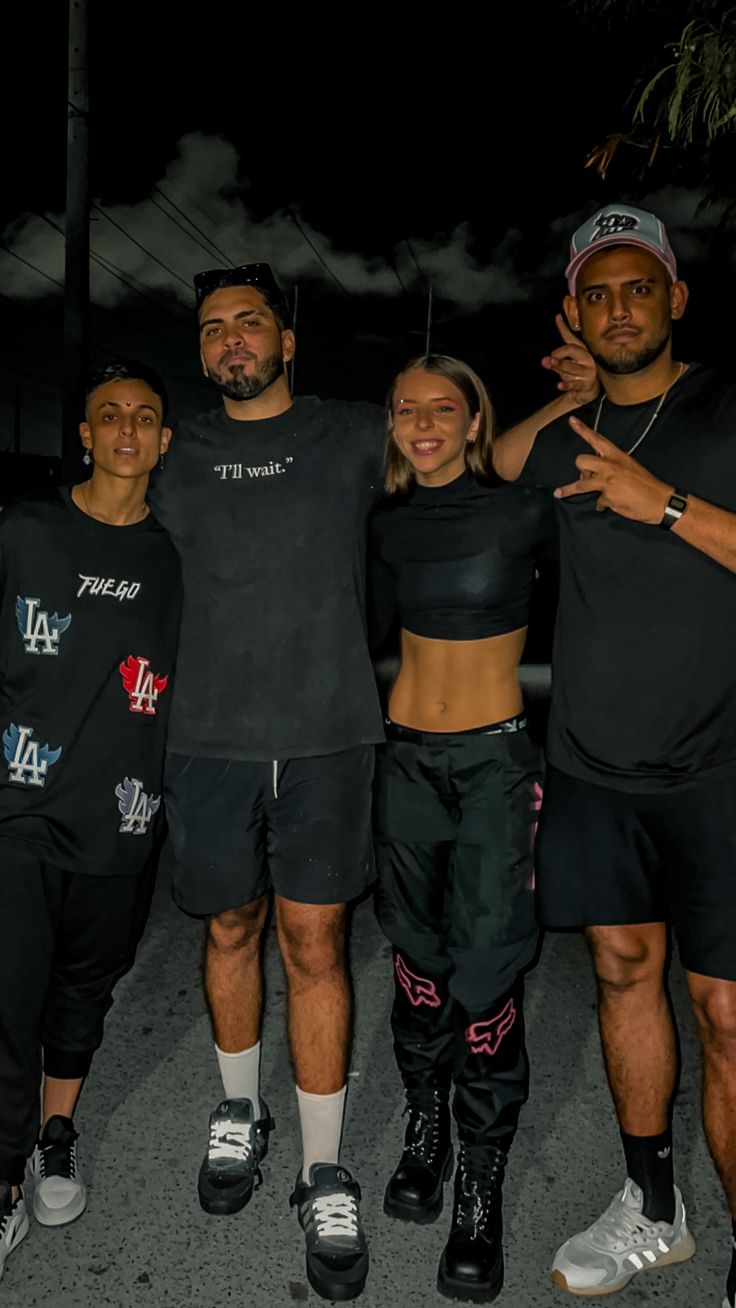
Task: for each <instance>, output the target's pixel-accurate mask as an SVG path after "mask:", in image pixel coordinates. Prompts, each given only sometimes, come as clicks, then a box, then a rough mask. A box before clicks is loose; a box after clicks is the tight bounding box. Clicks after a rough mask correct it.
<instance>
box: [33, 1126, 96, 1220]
mask: <svg viewBox="0 0 736 1308" xmlns="http://www.w3.org/2000/svg"><path fill="white" fill-rule="evenodd" d="M78 1139H79V1137H78V1135H77V1132H76V1131H75V1130H74V1123H73V1122H72V1119H71V1117H58V1116H57V1117H50V1118H49V1120H48V1122H47V1123H46V1125H45V1127H44V1128H43V1131H42V1132H41V1134H40V1136H39V1137H38V1144H37V1145H36V1148H35V1149H34V1151H33V1158H32V1159H31V1172H32V1173H33V1176H34V1177H35V1178H36V1187H35V1189H34V1191H33V1216H34V1217H35V1219H36V1221H37V1222H40V1223H41V1225H42V1226H66V1224H67V1222H74V1221H76V1219H77V1218H78V1217H81V1215H82V1213H83V1212H84V1210H85V1208H86V1207H87V1191H86V1189H85V1186H84V1181H83V1180H82V1177H81V1175H80V1172H79V1168H78V1167H77V1140H78Z"/></svg>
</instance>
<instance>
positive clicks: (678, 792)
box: [495, 205, 736, 1308]
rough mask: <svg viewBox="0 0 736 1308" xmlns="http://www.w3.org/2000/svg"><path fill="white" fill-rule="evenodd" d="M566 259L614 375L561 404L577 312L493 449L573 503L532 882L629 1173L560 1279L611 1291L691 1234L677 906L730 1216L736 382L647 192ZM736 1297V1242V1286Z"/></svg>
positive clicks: (593, 344)
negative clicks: (535, 406) (577, 996)
mask: <svg viewBox="0 0 736 1308" xmlns="http://www.w3.org/2000/svg"><path fill="white" fill-rule="evenodd" d="M567 278H568V290H569V294H568V296H567V297H566V299H565V313H566V315H567V319H568V322H569V324H570V326H571V327H572V329H573V332H574V333H579V336H580V338H581V340H582V342H583V343H584V346H587V349H588V350H589V351H590V353H591V354H592V356H593V359H594V360H595V363H596V365H597V368H598V372H599V376H600V379H601V382H602V387H603V389H602V392H601V394H600V395H599V396H598V397H597V399H596V400H594V401H593V402H592V403H591V404H589V405H588V406H587V407H585V408H583V409H582V410H580V411H579V412H578V413H577V414H576V415H575V416H574V417H570V418H569V420H567V419H565V418H563V417H557V415H558V414H561V413H563V412H565V411H566V410H569V409H570V408H571V407H574V405H575V401H576V399H580V398H581V395H580V392H581V391H584V390H585V388H586V386H588V384H589V380H586V377H587V378H588V379H589V361H588V363H587V364H586V352H585V349H584V347H583V345H581V344H578V343H577V338H576V336H571V335H569V333H565V334H566V336H567V340H566V344H565V345H563V346H562V347H560V349H559V350H558V351H555V354H554V355H553V356H552V358H551V359H548V360H547V361H546V362H547V364H548V366H549V365H550V364H551V365H552V366H554V367H556V368H557V369H558V371H559V372H560V374H561V376H562V383H561V384H562V387H563V388H565V389H567V390H568V392H573V393H572V395H571V397H568V396H566V397H564V398H562V399H561V400H558V401H555V402H554V403H553V404H552V405H551V406H549V407H548V410H547V412H546V413H543V415H542V418H541V421H542V422H544V421H545V420H546V421H547V422H549V419H550V418H553V419H554V418H555V417H557V420H556V421H552V422H551V424H550V425H547V426H545V427H543V429H541V430H540V418H539V415H538V416H537V419H536V420H533V419H532V420H529V421H528V422H527V423H523V424H521V426H520V427H519V428H516V429H514V430H512V431H511V432H509V433H507V434H506V435H505V436H504V437H503V438H502V439H501V440H500V441H499V442H498V445H497V448H496V451H495V459H496V466H497V469H498V471H499V472H500V474H501V475H502V476H504V477H506V478H509V479H513V478H516V477H521V479H522V480H523V481H524V482H527V483H530V484H534V485H537V486H546V487H550V488H554V493H555V495H556V497H557V499H558V503H559V509H560V512H559V518H560V529H561V590H560V608H559V614H558V622H557V630H556V635H555V650H554V658H553V671H554V677H553V695H552V710H551V717H550V729H549V741H548V756H549V764H550V766H549V770H548V774H547V782H546V788H545V801H544V805H543V812H542V820H541V824H540V829H539V834H538V839H537V884H538V891H539V903H540V907H541V916H542V921H543V922H544V923H545V925H547V926H549V927H583V928H584V929H585V933H586V936H587V940H588V944H589V947H590V950H591V954H592V958H593V963H594V968H595V974H596V979H597V985H598V999H599V1020H600V1031H601V1039H602V1043H603V1051H604V1055H605V1061H606V1069H607V1072H608V1078H609V1082H610V1086H611V1091H612V1094H613V1098H614V1102H615V1106H616V1111H617V1115H618V1120H619V1125H620V1128H621V1138H622V1143H623V1148H624V1154H625V1158H626V1171H627V1178H626V1181H625V1184H624V1186H623V1189H622V1190H621V1191H620V1192H619V1193H618V1194H617V1195H616V1197H615V1198H614V1199H613V1201H612V1203H611V1204H610V1205H609V1207H608V1208H607V1209H606V1210H605V1212H604V1213H603V1215H602V1216H601V1217H600V1218H598V1220H597V1221H595V1222H594V1223H593V1225H592V1226H591V1227H589V1228H588V1229H587V1230H586V1231H583V1232H581V1233H579V1234H577V1235H575V1236H573V1237H572V1238H571V1239H569V1240H567V1241H566V1242H565V1244H563V1246H562V1247H561V1249H560V1250H559V1251H558V1253H557V1255H556V1257H555V1260H554V1269H553V1279H554V1280H555V1282H556V1283H557V1284H558V1285H559V1286H560V1287H561V1288H563V1289H566V1290H570V1291H572V1292H573V1293H574V1294H578V1295H600V1294H607V1293H610V1292H612V1291H614V1290H618V1289H621V1288H622V1287H623V1286H624V1285H626V1284H627V1283H628V1281H630V1280H631V1278H632V1277H633V1276H634V1275H636V1274H637V1273H638V1272H640V1271H643V1270H646V1269H648V1268H650V1267H653V1266H658V1265H660V1264H665V1263H674V1262H681V1261H684V1260H685V1259H687V1258H690V1257H691V1255H692V1254H693V1252H694V1248H695V1245H694V1242H693V1239H692V1237H691V1235H690V1233H689V1231H688V1228H687V1224H686V1219H685V1210H684V1206H683V1202H682V1196H681V1194H680V1191H679V1190H678V1189H677V1188H676V1187H675V1185H674V1179H673V1165H672V1129H671V1106H672V1099H673V1094H674V1087H675V1076H676V1040H675V1032H674V1027H673V1020H672V1012H671V1008H670V1003H669V999H668V995H667V991H666V986H665V981H664V977H665V970H666V962H667V924H668V923H670V924H671V926H672V928H673V931H674V935H675V938H676V940H677V944H678V948H679V954H680V959H681V961H682V963H683V965H684V967H685V969H686V973H687V981H688V986H689V990H690V996H691V999H692V1004H693V1009H694V1013H695V1018H696V1022H697V1027H698V1032H699V1036H700V1043H701V1048H702V1055H703V1064H704V1092H703V1114H704V1123H705V1131H706V1136H707V1139H708V1144H709V1146H710V1150H711V1153H712V1155H713V1159H714V1161H715V1164H716V1168H717V1170H718V1174H719V1176H720V1179H721V1182H722V1184H723V1188H724V1191H725V1194H726V1198H727V1201H728V1204H729V1207H730V1211H731V1216H732V1220H733V1219H736V949H735V948H734V939H735V938H736V896H735V895H734V881H733V876H734V872H733V869H734V865H735V864H736V616H735V615H736V576H735V575H734V574H735V573H736V439H735V438H736V388H734V387H733V385H730V384H728V383H726V382H725V381H724V380H723V379H722V378H721V377H719V376H718V375H717V374H716V373H715V372H714V371H712V370H709V369H705V368H702V367H700V366H699V365H697V364H689V365H688V364H685V363H683V362H676V361H675V359H674V358H673V355H672V341H671V328H672V323H673V321H676V320H678V319H679V318H681V317H682V315H683V313H684V311H685V306H686V302H687V288H686V286H685V284H684V283H683V282H682V281H680V280H678V277H677V269H676V265H675V257H674V254H673V252H672V249H671V247H670V245H669V242H668V240H667V235H666V232H665V230H664V227H663V225H662V223H661V222H660V221H659V220H658V219H657V218H656V217H655V215H653V214H650V213H645V212H643V211H641V210H637V209H633V208H630V207H628V206H625V205H615V206H610V207H608V208H606V209H604V210H603V211H601V212H600V213H598V214H596V215H595V217H594V218H592V219H591V220H590V221H589V222H587V223H585V224H584V225H583V226H582V227H581V228H580V229H579V230H578V231H577V232H576V233H575V235H574V236H573V238H572V247H571V252H570V262H569V265H568V268H567ZM576 388H577V394H576V393H575V392H576ZM734 1235H736V1224H735V1225H734ZM735 1298H736V1253H735V1254H734V1255H733V1256H732V1262H731V1268H730V1272H729V1275H728V1281H727V1287H726V1299H725V1300H724V1308H733V1305H734V1299H735Z"/></svg>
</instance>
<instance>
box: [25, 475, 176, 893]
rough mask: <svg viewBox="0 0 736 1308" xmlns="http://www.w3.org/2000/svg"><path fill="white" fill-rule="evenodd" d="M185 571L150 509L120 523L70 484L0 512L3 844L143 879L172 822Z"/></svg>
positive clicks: (68, 864) (63, 863)
mask: <svg viewBox="0 0 736 1308" xmlns="http://www.w3.org/2000/svg"><path fill="white" fill-rule="evenodd" d="M180 574H181V567H180V563H179V559H178V556H177V554H176V551H175V549H174V547H173V545H172V544H171V541H170V540H169V538H168V536H167V535H166V533H165V531H164V530H163V528H162V527H161V526H160V525H159V524H158V522H157V521H156V520H155V518H153V517H152V516H151V515H149V516H148V517H147V518H144V519H143V521H142V522H140V523H133V524H131V525H130V526H127V527H113V526H110V525H108V524H106V523H102V522H98V521H97V520H96V519H94V518H90V517H89V516H88V515H87V514H85V513H83V512H82V511H81V510H80V509H78V508H77V507H76V505H75V504H74V503H73V501H72V499H71V496H70V494H69V492H68V491H66V490H61V491H56V492H53V493H52V494H50V495H45V496H39V497H37V498H34V499H29V500H24V501H19V502H18V503H16V504H12V505H10V507H8V508H7V509H5V511H4V512H3V513H0V741H1V747H2V758H1V760H0V841H3V840H5V841H8V840H9V841H22V842H23V843H26V844H30V845H33V846H34V847H35V848H37V849H39V850H40V851H41V852H42V853H43V854H44V855H45V856H46V857H47V858H48V861H49V862H52V863H54V864H56V865H57V866H59V867H64V868H68V869H69V870H71V871H75V872H86V873H93V874H98V875H108V876H111V875H136V874H138V873H139V872H141V871H142V869H143V867H144V866H145V864H146V862H147V860H148V858H149V856H150V854H151V852H152V849H153V848H154V844H155V842H156V840H157V838H158V833H159V830H160V824H161V821H162V818H163V805H162V800H161V778H162V770H163V758H164V745H165V736H166V725H167V718H168V712H169V705H170V702H171V698H172V682H173V670H174V659H175V653H176V641H177V633H178V627H179V618H180V610H181V580H180Z"/></svg>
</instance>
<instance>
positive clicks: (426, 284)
mask: <svg viewBox="0 0 736 1308" xmlns="http://www.w3.org/2000/svg"><path fill="white" fill-rule="evenodd" d="M404 245H405V246H406V248H407V250H408V251H409V254H410V255H411V257H412V259H413V261H414V267H415V268H416V270H417V272H418V273H419V276H420V277H421V279H422V281H423V282H424V285H425V286H427V287H428V286H429V281H428V280H427V278H426V277H425V275H424V273H423V271H422V269H421V268H420V266H419V261H418V259H417V256H416V255H415V253H414V250H413V248H412V243H411V241H410V240H409V238H408V236H407V237H406V239H405V241H404Z"/></svg>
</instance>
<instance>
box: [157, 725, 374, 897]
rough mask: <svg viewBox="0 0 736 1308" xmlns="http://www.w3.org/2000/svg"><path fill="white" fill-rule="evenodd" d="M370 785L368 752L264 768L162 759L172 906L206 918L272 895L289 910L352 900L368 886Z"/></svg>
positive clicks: (362, 749) (235, 762)
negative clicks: (287, 902) (290, 905)
mask: <svg viewBox="0 0 736 1308" xmlns="http://www.w3.org/2000/svg"><path fill="white" fill-rule="evenodd" d="M372 780H373V746H372V745H359V746H357V747H356V748H354V749H346V750H343V751H342V752H341V753H339V754H322V755H320V756H318V757H315V758H296V759H274V760H273V761H272V762H269V763H255V762H247V761H243V760H242V759H217V758H190V757H189V756H187V755H183V754H169V755H168V756H167V760H166V772H165V779H164V788H165V793H166V811H167V817H168V822H169V834H170V836H171V843H172V845H173V849H174V854H175V856H176V870H175V873H174V880H173V895H174V900H175V902H176V904H177V905H178V906H179V908H181V909H182V910H183V911H184V912H185V913H189V914H191V915H192V916H194V917H209V916H211V915H212V914H216V913H224V912H226V911H227V910H228V909H232V908H241V907H242V906H243V905H244V904H250V903H252V902H253V900H255V899H260V898H261V896H262V895H265V894H267V893H268V891H269V890H270V889H271V888H273V889H274V890H275V892H276V894H277V895H280V896H282V897H283V898H284V899H291V900H294V901H295V902H296V903H298V904H346V903H348V902H349V901H350V900H351V899H355V898H356V897H357V896H358V895H360V894H362V892H363V891H364V890H365V888H366V886H367V885H369V884H370V881H371V877H372V868H373V860H372V854H371V783H372Z"/></svg>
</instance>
